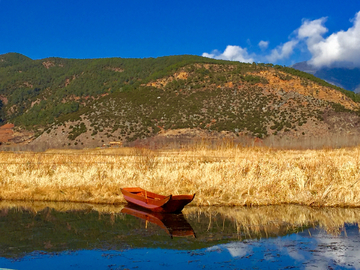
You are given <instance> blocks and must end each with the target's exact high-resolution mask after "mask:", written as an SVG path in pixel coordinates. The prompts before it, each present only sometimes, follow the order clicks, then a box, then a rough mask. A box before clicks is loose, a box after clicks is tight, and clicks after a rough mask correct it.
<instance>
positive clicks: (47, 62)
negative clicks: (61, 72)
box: [42, 61, 55, 69]
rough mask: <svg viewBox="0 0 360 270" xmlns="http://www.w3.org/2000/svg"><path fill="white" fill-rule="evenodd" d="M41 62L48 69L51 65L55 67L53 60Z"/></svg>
mask: <svg viewBox="0 0 360 270" xmlns="http://www.w3.org/2000/svg"><path fill="white" fill-rule="evenodd" d="M42 64H43V66H44V67H45V68H46V69H49V68H51V67H55V64H54V63H53V62H51V61H46V62H42Z"/></svg>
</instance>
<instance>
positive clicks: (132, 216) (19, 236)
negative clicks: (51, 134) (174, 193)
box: [0, 202, 360, 269]
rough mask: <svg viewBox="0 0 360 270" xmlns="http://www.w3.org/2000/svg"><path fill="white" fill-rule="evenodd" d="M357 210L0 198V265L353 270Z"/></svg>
mask: <svg viewBox="0 0 360 270" xmlns="http://www.w3.org/2000/svg"><path fill="white" fill-rule="evenodd" d="M359 220H360V209H343V208H339V209H338V208H323V209H313V208H308V207H300V206H294V205H290V206H271V207H253V208H240V207H239V208H226V207H224V208H219V207H217V208H215V207H210V208H196V207H187V208H185V209H184V211H183V213H182V214H181V215H160V214H152V213H147V212H144V211H141V210H139V209H133V208H129V207H124V206H118V207H115V206H99V205H87V204H65V203H33V204H26V203H14V202H0V229H1V234H0V269H2V268H6V269H184V268H186V269H360V251H359V250H360V234H359V227H358V222H359Z"/></svg>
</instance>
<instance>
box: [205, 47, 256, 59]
mask: <svg viewBox="0 0 360 270" xmlns="http://www.w3.org/2000/svg"><path fill="white" fill-rule="evenodd" d="M202 56H204V57H209V58H215V59H222V60H230V61H240V62H247V63H252V62H254V58H252V57H251V56H250V55H249V54H248V52H247V49H246V48H245V49H243V48H241V47H240V46H232V45H228V46H227V47H226V49H225V51H224V52H223V53H220V52H219V51H217V50H215V51H213V52H212V53H210V54H209V53H203V54H202Z"/></svg>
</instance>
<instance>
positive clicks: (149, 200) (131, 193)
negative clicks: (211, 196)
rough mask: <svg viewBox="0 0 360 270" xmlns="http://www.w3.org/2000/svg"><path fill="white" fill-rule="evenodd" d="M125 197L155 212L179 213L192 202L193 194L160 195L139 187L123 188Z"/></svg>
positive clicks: (132, 202) (128, 200) (131, 202)
mask: <svg viewBox="0 0 360 270" xmlns="http://www.w3.org/2000/svg"><path fill="white" fill-rule="evenodd" d="M121 192H122V194H123V195H124V199H125V200H126V201H127V202H128V203H130V204H135V205H138V206H140V207H143V208H146V209H148V210H151V211H153V212H165V213H179V212H181V210H182V209H183V208H184V206H185V205H187V204H188V203H190V202H191V201H192V200H193V199H194V197H195V194H193V195H169V196H164V195H159V194H156V193H152V192H149V191H146V190H144V189H142V188H139V187H130V188H122V189H121Z"/></svg>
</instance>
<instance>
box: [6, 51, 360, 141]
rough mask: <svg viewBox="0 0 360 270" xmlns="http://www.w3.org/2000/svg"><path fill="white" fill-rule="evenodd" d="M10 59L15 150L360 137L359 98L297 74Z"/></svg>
mask: <svg viewBox="0 0 360 270" xmlns="http://www.w3.org/2000/svg"><path fill="white" fill-rule="evenodd" d="M10 56H11V57H10ZM10 56H9V55H2V56H0V59H3V61H2V63H4V65H3V66H0V100H1V103H0V116H1V117H0V119H2V120H1V121H2V122H3V124H5V123H13V124H15V128H14V133H16V134H17V135H16V139H15V135H14V138H13V139H10V140H8V143H21V142H22V141H23V142H25V141H26V142H29V141H31V142H30V145H44V144H45V145H47V146H48V147H79V148H80V147H96V146H101V145H102V144H108V143H109V142H111V141H122V142H124V143H130V142H134V141H135V142H138V141H139V140H144V139H146V138H152V137H154V136H155V137H161V138H163V139H165V138H173V139H177V138H178V139H181V138H183V139H187V138H191V137H193V136H197V137H199V136H201V137H214V138H216V137H223V136H227V137H231V138H239V137H247V138H260V139H266V138H269V137H272V138H282V137H286V138H290V139H291V140H294V139H297V138H304V137H308V138H311V137H319V136H320V137H321V136H322V137H327V136H331V135H334V134H342V135H354V136H357V134H358V133H359V132H360V127H359V124H360V117H359V116H358V115H359V114H358V110H359V103H358V102H359V101H360V97H359V96H358V95H356V94H354V93H353V92H350V91H346V90H344V89H342V88H339V87H336V86H333V85H330V84H329V83H326V82H325V81H322V80H320V79H318V78H316V77H314V76H312V75H310V74H308V73H304V72H301V71H298V70H295V69H293V68H287V67H282V66H273V65H271V64H255V63H254V64H244V63H239V62H229V61H219V60H213V59H209V58H203V57H198V56H186V55H185V56H168V57H160V58H148V59H121V58H108V59H84V60H78V59H61V58H47V59H41V60H31V59H28V58H27V57H25V56H24V57H21V55H17V54H16V55H15V56H16V57H14V55H13V54H11V55H10ZM0 61H1V60H0ZM29 132H32V134H29ZM35 138H36V139H35Z"/></svg>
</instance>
